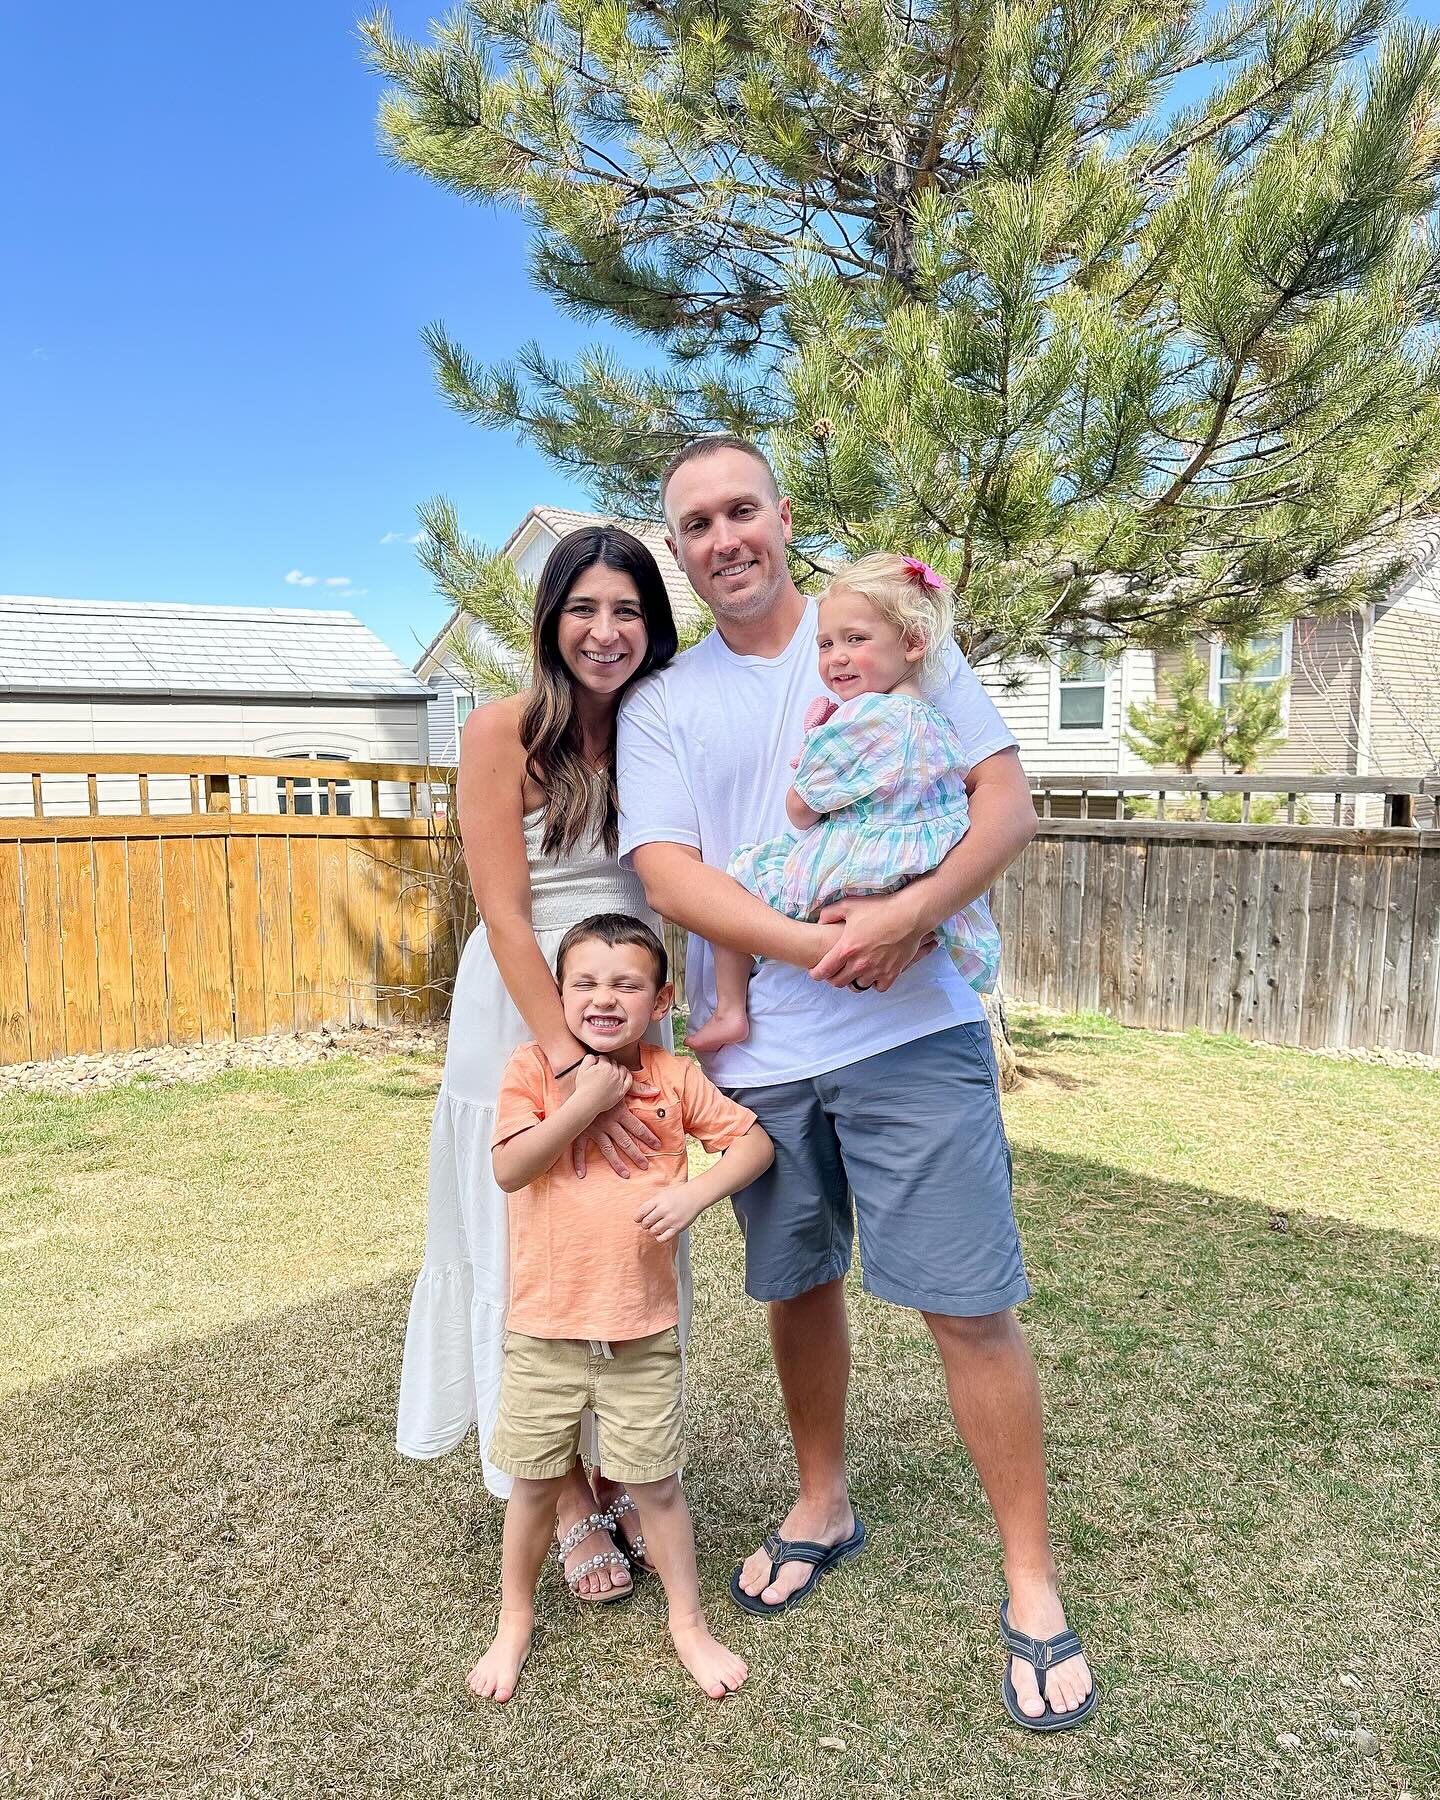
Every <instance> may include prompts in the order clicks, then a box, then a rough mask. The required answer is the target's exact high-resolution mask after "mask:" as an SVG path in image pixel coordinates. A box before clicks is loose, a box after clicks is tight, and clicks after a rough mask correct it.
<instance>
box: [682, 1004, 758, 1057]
mask: <svg viewBox="0 0 1440 1800" xmlns="http://www.w3.org/2000/svg"><path fill="white" fill-rule="evenodd" d="M749 1035H750V1018H749V1015H748V1014H747V1013H746V1012H745V1010H744V1009H743V1008H741V1009H740V1010H739V1011H737V1012H729V1011H727V1010H725V1009H723V1008H721V1007H718V1006H717V1007H716V1008H715V1010H714V1012H712V1013H711V1015H710V1017H709V1018H708V1019H707V1020H706V1021H705V1023H704V1024H703V1025H702V1026H701V1027H700V1029H699V1030H698V1031H687V1032H686V1033H685V1043H686V1045H687V1047H688V1048H689V1049H691V1050H719V1049H721V1048H722V1047H723V1046H724V1045H726V1044H743V1043H744V1042H745V1040H746V1038H748V1037H749Z"/></svg>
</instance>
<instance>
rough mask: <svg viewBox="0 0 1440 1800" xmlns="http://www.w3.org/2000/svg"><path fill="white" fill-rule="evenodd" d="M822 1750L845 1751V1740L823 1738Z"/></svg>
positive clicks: (821, 1742) (821, 1741)
mask: <svg viewBox="0 0 1440 1800" xmlns="http://www.w3.org/2000/svg"><path fill="white" fill-rule="evenodd" d="M820 1748H821V1749H822V1750H843V1749H844V1748H845V1740H844V1738H821V1740H820Z"/></svg>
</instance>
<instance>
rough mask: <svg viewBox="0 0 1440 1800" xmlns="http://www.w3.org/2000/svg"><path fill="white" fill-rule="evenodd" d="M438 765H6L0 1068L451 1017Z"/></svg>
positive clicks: (8, 759) (463, 895)
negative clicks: (53, 803) (436, 800)
mask: <svg viewBox="0 0 1440 1800" xmlns="http://www.w3.org/2000/svg"><path fill="white" fill-rule="evenodd" d="M447 773H448V771H445V770H435V771H431V770H428V769H423V768H419V767H415V766H412V765H409V764H393V765H392V764H384V763H344V764H339V763H337V764H319V765H317V764H316V763H315V762H314V761H312V760H309V759H295V760H293V761H290V760H278V759H273V758H265V759H237V758H231V757H215V758H205V757H191V758H185V757H175V756H158V755H157V756H149V757H145V756H143V755H142V756H140V757H113V756H58V755H57V756H45V757H42V758H39V759H37V758H34V757H30V758H26V757H23V756H17V755H14V754H7V755H3V756H0V795H4V794H6V793H8V795H9V805H10V806H11V807H12V808H14V810H13V811H11V812H10V813H9V814H8V816H7V814H6V813H5V812H3V811H0V1063H5V1062H10V1063H13V1062H26V1061H31V1060H35V1061H40V1060H45V1059H48V1058H51V1057H57V1056H66V1055H75V1054H79V1053H89V1052H109V1051H124V1050H131V1049H137V1048H142V1047H148V1046H152V1045H160V1044H195V1043H211V1042H216V1041H220V1040H225V1039H230V1038H236V1037H250V1036H258V1035H261V1034H263V1033H266V1032H273V1031H282V1032H290V1031H307V1030H313V1029H315V1028H317V1027H320V1026H330V1027H332V1028H334V1027H342V1026H346V1025H351V1024H387V1023H393V1022H400V1021H418V1020H422V1019H429V1018H433V1017H443V1015H444V1012H445V1009H446V1007H447V1006H448V1002H449V990H450V980H451V977H452V976H453V973H454V969H455V964H456V957H457V951H458V946H459V944H460V943H461V942H462V941H463V935H464V931H465V929H466V926H467V924H468V917H469V906H468V885H467V884H466V883H465V882H464V880H463V869H462V868H460V867H459V866H458V864H457V859H456V856H455V854H454V851H453V848H452V840H451V839H450V838H449V837H448V836H447V833H446V829H445V820H444V817H443V816H441V817H436V816H435V813H434V810H433V808H432V801H431V794H432V788H431V781H432V779H434V780H435V781H437V782H443V780H444V778H445V776H446V774H447ZM17 790H18V791H19V793H20V794H21V795H22V796H24V798H26V799H28V800H29V802H30V804H29V807H28V809H27V811H26V812H24V813H22V812H21V811H20V810H19V807H18V805H17V804H16V801H15V795H16V792H17ZM107 792H108V795H109V798H108V799H107ZM127 792H128V795H129V797H130V810H121V808H122V807H123V806H124V805H125V801H126V794H127ZM52 795H53V796H55V797H57V799H58V804H59V807H60V811H59V813H58V815H57V814H55V813H51V812H50V811H48V810H47V801H48V800H50V798H51V796H52ZM152 795H154V796H156V801H155V803H154V804H153V805H152ZM181 807H183V808H184V810H176V809H177V808H181ZM162 808H163V810H162Z"/></svg>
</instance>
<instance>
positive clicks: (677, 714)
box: [617, 601, 1015, 1087]
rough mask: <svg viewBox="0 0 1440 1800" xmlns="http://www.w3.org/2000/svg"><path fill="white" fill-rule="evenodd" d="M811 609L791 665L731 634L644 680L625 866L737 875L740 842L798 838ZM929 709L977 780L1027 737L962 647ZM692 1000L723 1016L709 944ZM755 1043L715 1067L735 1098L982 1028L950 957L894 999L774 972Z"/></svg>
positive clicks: (813, 678) (628, 766)
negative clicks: (666, 861) (795, 810)
mask: <svg viewBox="0 0 1440 1800" xmlns="http://www.w3.org/2000/svg"><path fill="white" fill-rule="evenodd" d="M815 633H816V617H815V603H814V601H810V602H808V603H807V604H806V608H805V613H804V616H803V617H802V619H801V620H800V623H799V625H798V626H797V628H796V631H795V635H794V636H793V637H792V638H791V640H790V642H789V644H788V645H787V646H786V647H785V649H784V650H782V651H781V653H780V654H779V656H775V657H765V656H737V655H736V654H735V652H734V651H733V650H731V649H730V647H729V646H728V645H727V644H726V642H725V640H724V638H722V637H721V635H720V633H719V631H718V630H717V631H712V632H711V633H710V635H709V636H708V637H707V638H705V639H703V640H702V641H701V642H700V643H699V644H697V645H696V646H695V648H694V649H693V650H687V651H686V652H685V653H684V655H683V656H679V657H677V658H676V659H675V661H674V662H672V663H671V664H670V666H669V667H668V668H666V669H662V670H661V671H660V672H659V673H658V674H655V675H650V676H647V677H646V679H645V680H644V681H641V682H638V683H637V684H636V686H635V687H634V688H633V689H632V691H631V692H630V693H629V694H628V695H627V696H626V699H625V701H624V704H623V705H622V707H621V709H620V725H619V745H618V752H617V773H618V779H619V787H620V857H621V860H622V862H625V863H626V864H627V865H630V866H633V862H632V856H633V852H634V851H635V849H636V848H637V847H638V846H639V845H641V844H656V843H661V844H686V845H688V846H690V848H692V849H695V850H698V851H699V852H700V855H701V857H702V858H703V859H704V861H706V862H707V863H711V864H713V865H714V866H715V867H716V868H720V869H723V868H724V867H725V865H726V863H727V862H728V861H729V860H730V857H731V856H732V855H733V853H734V852H735V851H736V850H737V849H738V848H739V847H740V845H742V844H753V843H756V842H759V841H760V840H761V839H764V838H770V837H776V836H780V835H783V834H788V833H791V832H792V831H793V829H794V828H793V826H792V825H791V824H790V821H789V819H788V818H787V816H786V813H785V794H786V791H787V790H788V788H789V787H790V784H791V782H792V780H793V779H794V770H793V769H792V768H791V767H790V760H791V758H792V757H794V756H795V755H797V754H798V752H799V750H800V747H801V744H802V743H803V741H804V736H805V727H804V717H805V709H806V707H808V706H809V705H810V703H811V701H812V700H814V699H816V698H817V697H818V696H820V695H822V694H824V693H825V692H826V689H825V687H824V684H823V683H822V682H821V680H820V675H819V669H818V658H817V655H816V650H815ZM928 697H929V698H930V699H932V700H933V701H934V703H935V704H936V705H937V706H938V707H939V708H940V709H941V710H942V711H943V712H944V713H946V714H947V715H948V717H949V719H950V722H951V723H952V724H953V725H954V727H955V730H956V732H957V733H958V734H959V737H960V742H961V744H962V745H963V746H964V749H965V754H966V757H967V759H968V762H969V765H970V767H971V768H973V767H974V766H975V764H976V763H978V762H983V761H984V759H985V758H986V757H987V756H993V755H994V754H995V752H996V751H998V750H1007V749H1009V748H1010V747H1011V746H1013V745H1014V743H1015V739H1014V738H1013V737H1012V736H1011V734H1010V732H1009V730H1008V729H1007V728H1006V725H1005V722H1004V721H1003V720H1002V719H1001V717H1000V714H999V713H998V712H997V711H996V709H995V706H994V703H993V702H992V701H991V699H990V696H989V695H988V694H987V693H986V692H985V690H984V688H983V687H982V686H981V685H980V680H979V677H978V676H977V675H976V674H975V672H974V670H973V669H971V667H970V665H969V664H968V663H967V662H966V661H965V658H964V657H963V656H962V655H961V654H960V652H959V650H958V649H954V650H953V654H952V655H951V657H949V658H948V659H947V662H946V665H945V669H944V671H943V673H942V674H941V676H940V677H939V679H938V680H937V681H936V682H935V683H934V684H932V685H931V687H930V689H929V691H928ZM685 981H686V993H687V994H688V995H689V997H690V1003H691V1008H692V1012H693V1016H694V1017H695V1020H696V1023H697V1024H699V1023H703V1022H704V1020H705V1019H706V1018H708V1017H709V1015H710V1012H711V1010H712V1008H713V1007H714V1004H715V960H714V954H713V952H712V951H711V948H710V945H709V944H708V943H707V942H706V941H705V939H704V938H701V937H698V936H696V935H695V933H693V932H692V933H691V935H690V955H689V960H688V963H687V965H686V971H685ZM749 1012H750V1035H749V1037H748V1038H747V1039H746V1041H745V1042H744V1043H743V1044H727V1045H725V1046H724V1047H723V1048H722V1049H720V1050H717V1051H715V1052H714V1053H713V1054H712V1055H710V1056H708V1057H706V1058H705V1069H706V1073H707V1074H708V1075H709V1076H710V1078H711V1080H712V1081H714V1082H715V1083H717V1085H719V1086H721V1087H750V1086H754V1087H770V1086H774V1085H776V1084H777V1083H779V1082H782V1081H800V1080H803V1079H805V1078H806V1077H809V1076H812V1075H823V1074H825V1073H826V1072H827V1071H828V1070H830V1069H839V1068H844V1067H845V1066H846V1065H847V1064H849V1063H854V1062H859V1061H860V1060H861V1059H862V1058H864V1057H867V1056H877V1055H879V1053H880V1052H881V1051H882V1050H893V1049H894V1048H895V1047H896V1045H898V1044H908V1043H911V1042H912V1041H913V1040H914V1039H916V1038H921V1037H926V1036H928V1035H929V1034H930V1033H931V1032H936V1031H946V1030H948V1029H949V1028H950V1027H951V1026H952V1025H963V1024H966V1023H969V1022H970V1021H973V1020H976V1019H979V1018H981V1017H983V1009H982V1007H981V1005H980V1001H979V999H978V998H977V997H976V995H975V993H974V991H973V990H972V989H971V988H970V987H969V986H968V984H967V983H966V982H965V981H964V979H963V978H962V977H961V975H960V974H959V972H958V970H957V969H956V968H955V965H954V964H953V963H952V962H951V961H950V958H949V957H948V956H946V955H945V953H944V952H943V951H932V952H931V953H930V955H928V956H922V957H921V958H920V960H919V961H918V962H917V963H915V964H913V965H912V966H911V967H910V968H909V969H907V970H906V971H905V973H904V974H903V975H902V976H901V977H900V978H899V980H898V981H896V983H895V984H894V986H893V987H892V988H891V989H890V990H889V992H888V993H884V994H876V993H863V994H857V993H854V992H852V991H851V990H850V989H848V988H833V987H831V986H830V985H829V984H828V983H826V982H823V981H814V980H812V979H811V977H810V975H809V973H808V971H807V970H805V969H797V968H793V967H792V966H791V965H790V964H789V963H782V962H772V961H770V960H768V959H767V960H765V961H763V962H761V963H760V965H759V966H758V968H757V969H756V971H755V975H754V979H753V980H752V981H751V983H750V998H749Z"/></svg>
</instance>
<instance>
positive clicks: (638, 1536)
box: [610, 1488, 657, 1575]
mask: <svg viewBox="0 0 1440 1800" xmlns="http://www.w3.org/2000/svg"><path fill="white" fill-rule="evenodd" d="M627 1513H634V1515H635V1519H636V1523H637V1524H638V1523H639V1519H640V1508H639V1507H638V1506H637V1505H636V1504H635V1502H634V1501H633V1500H632V1499H631V1498H630V1496H629V1494H628V1493H626V1491H625V1489H624V1488H621V1490H620V1492H619V1494H618V1495H617V1496H616V1498H615V1500H614V1501H613V1503H612V1504H611V1507H610V1517H611V1519H612V1520H613V1521H614V1523H615V1524H616V1525H617V1526H618V1525H619V1524H620V1521H621V1520H622V1519H623V1518H624V1517H625V1516H626V1514H627ZM620 1541H621V1543H622V1544H623V1545H624V1546H625V1554H626V1556H628V1557H629V1558H630V1562H631V1564H632V1566H633V1567H634V1568H637V1569H639V1570H640V1571H641V1573H642V1574H645V1575H654V1574H656V1573H657V1570H656V1568H655V1565H654V1563H653V1562H651V1560H650V1552H649V1551H648V1550H647V1549H646V1548H645V1533H644V1532H643V1531H637V1532H636V1533H635V1534H634V1536H633V1537H631V1536H628V1535H627V1534H626V1533H625V1531H624V1530H623V1529H622V1530H621V1533H620Z"/></svg>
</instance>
